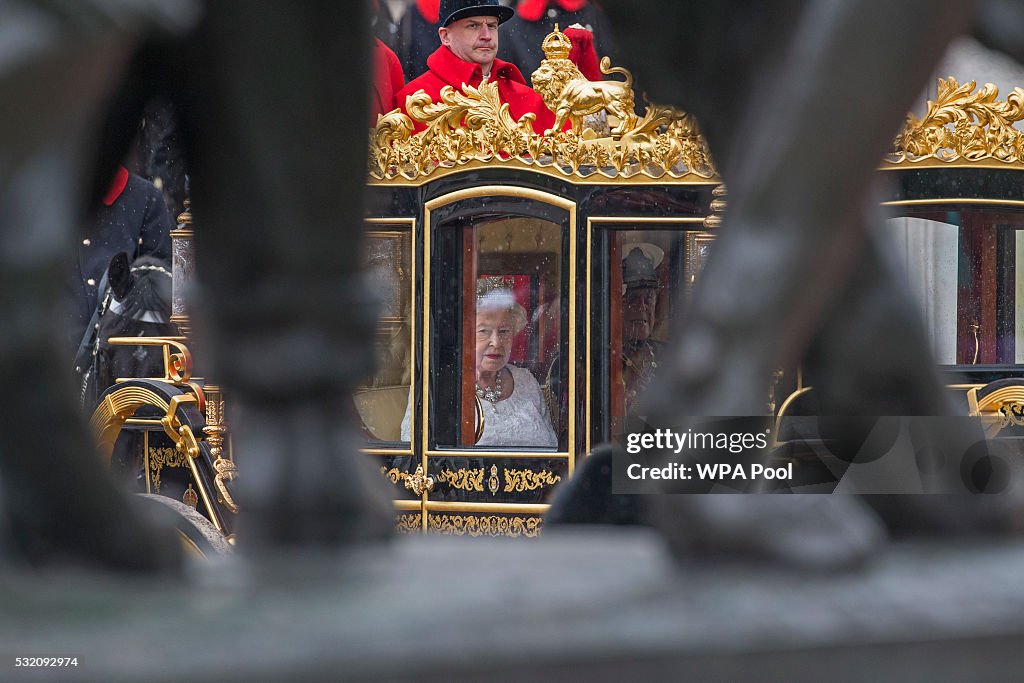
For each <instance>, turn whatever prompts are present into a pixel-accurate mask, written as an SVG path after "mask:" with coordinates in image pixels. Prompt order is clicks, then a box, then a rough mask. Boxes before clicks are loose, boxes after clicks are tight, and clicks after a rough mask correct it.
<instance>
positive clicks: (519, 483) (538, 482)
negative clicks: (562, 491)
mask: <svg viewBox="0 0 1024 683" xmlns="http://www.w3.org/2000/svg"><path fill="white" fill-rule="evenodd" d="M561 480H562V477H561V476H559V475H557V474H555V473H554V472H550V471H548V470H541V471H540V472H534V471H533V470H505V493H512V492H517V493H522V492H523V491H536V490H537V489H540V488H544V487H545V486H554V485H555V484H557V483H558V482H560V481H561Z"/></svg>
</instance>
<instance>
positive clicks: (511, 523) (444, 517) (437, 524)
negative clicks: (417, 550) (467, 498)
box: [427, 514, 544, 538]
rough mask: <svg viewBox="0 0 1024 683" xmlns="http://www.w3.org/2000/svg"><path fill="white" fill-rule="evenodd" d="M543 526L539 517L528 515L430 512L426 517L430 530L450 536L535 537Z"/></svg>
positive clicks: (542, 521)
mask: <svg viewBox="0 0 1024 683" xmlns="http://www.w3.org/2000/svg"><path fill="white" fill-rule="evenodd" d="M543 526H544V520H543V519H542V518H541V517H530V516H527V517H520V516H508V517H506V516H501V515H452V514H441V515H435V514H431V515H429V516H428V517H427V528H428V529H429V530H430V531H433V532H435V533H440V534H447V535H451V536H472V537H479V536H509V537H512V538H517V537H522V538H536V537H537V536H538V535H540V532H541V528H542V527H543Z"/></svg>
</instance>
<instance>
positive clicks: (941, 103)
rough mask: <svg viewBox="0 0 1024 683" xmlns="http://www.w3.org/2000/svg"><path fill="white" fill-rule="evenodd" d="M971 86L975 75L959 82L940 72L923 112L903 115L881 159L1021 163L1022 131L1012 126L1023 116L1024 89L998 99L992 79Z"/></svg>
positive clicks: (1023, 151)
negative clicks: (904, 119) (932, 96)
mask: <svg viewBox="0 0 1024 683" xmlns="http://www.w3.org/2000/svg"><path fill="white" fill-rule="evenodd" d="M975 87H976V83H975V81H970V82H969V83H965V84H963V85H961V84H960V83H958V82H957V81H956V79H953V78H940V79H939V85H938V89H937V92H936V96H935V99H934V100H929V102H928V110H927V111H926V112H925V114H924V116H923V117H922V118H920V119H919V118H917V117H916V116H915V115H914V114H908V115H907V122H906V124H905V125H904V127H903V130H902V131H901V132H900V134H899V135H897V136H896V139H895V141H894V144H893V152H892V153H891V154H890V155H889V156H888V157H887V158H886V161H887V162H888V163H890V164H901V163H916V162H920V161H924V160H926V159H935V160H938V161H943V162H952V161H967V162H971V161H982V160H986V159H994V160H997V161H1003V162H1007V163H1024V135H1022V133H1021V131H1019V130H1017V129H1016V128H1014V127H1013V124H1014V123H1016V122H1018V121H1021V120H1024V90H1021V89H1020V88H1014V89H1013V92H1011V93H1010V94H1009V95H1008V96H1007V98H1006V100H1005V101H1000V100H998V99H997V98H998V97H999V89H998V88H996V86H994V85H992V84H991V83H986V84H985V85H984V87H982V88H981V90H979V91H978V92H974V90H975Z"/></svg>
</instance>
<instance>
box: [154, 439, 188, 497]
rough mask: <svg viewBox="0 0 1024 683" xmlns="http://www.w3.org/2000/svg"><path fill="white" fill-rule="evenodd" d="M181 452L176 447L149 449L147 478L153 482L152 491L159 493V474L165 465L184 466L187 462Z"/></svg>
mask: <svg viewBox="0 0 1024 683" xmlns="http://www.w3.org/2000/svg"><path fill="white" fill-rule="evenodd" d="M185 458H186V456H185V454H184V453H183V452H181V451H179V450H178V449H176V448H150V449H149V479H150V481H151V482H153V493H160V486H161V484H160V474H161V472H163V469H164V468H165V467H185V466H186V465H187V464H188V462H187V461H186V460H185Z"/></svg>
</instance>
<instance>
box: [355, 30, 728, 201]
mask: <svg viewBox="0 0 1024 683" xmlns="http://www.w3.org/2000/svg"><path fill="white" fill-rule="evenodd" d="M569 45H571V42H570V39H569V38H568V37H567V36H566V35H565V34H564V33H562V32H561V31H559V30H558V29H557V27H556V29H555V31H553V32H552V33H550V34H549V35H548V36H547V38H545V39H544V42H543V43H542V46H543V48H544V49H545V56H546V58H545V59H544V60H543V61H542V62H541V66H540V68H539V69H538V70H537V71H536V72H534V75H533V83H534V87H535V88H537V91H538V93H539V94H541V96H542V98H543V99H544V101H545V102H546V103H547V104H548V107H549V108H551V110H552V111H555V112H559V110H562V114H563V115H564V116H565V118H564V119H563V120H566V119H567V120H568V121H570V122H571V124H572V125H571V128H570V129H569V130H564V131H563V130H558V131H547V132H545V133H544V134H543V135H540V134H537V133H536V132H535V131H534V129H533V125H532V122H533V119H534V115H533V114H527V115H525V116H524V117H523V118H521V119H520V120H518V121H516V120H515V119H513V118H512V116H511V114H510V113H509V107H508V105H507V104H503V103H502V102H501V99H500V97H499V95H498V87H497V84H496V83H484V84H482V85H481V86H480V87H479V88H474V87H471V86H468V85H467V86H464V87H463V91H462V92H459V91H457V90H455V89H454V88H452V87H450V86H447V87H445V88H444V89H442V90H441V95H440V101H439V102H433V101H432V100H431V98H430V96H428V95H427V94H426V93H424V92H423V91H419V92H417V93H414V94H413V95H410V96H409V97H408V99H407V101H406V110H407V111H408V112H409V115H408V116H407V115H405V114H403V113H402V112H401V111H400V110H397V109H396V110H394V111H391V112H389V113H387V114H384V115H382V116H380V117H379V118H378V120H377V125H376V127H375V128H374V129H373V130H372V132H371V137H370V154H369V166H370V168H369V173H370V177H371V179H373V180H377V181H392V180H393V181H396V182H406V181H415V180H420V179H423V178H424V177H426V176H430V175H432V174H434V173H435V172H438V171H440V170H443V169H454V168H458V167H460V166H464V165H467V164H470V163H473V162H484V163H487V164H492V163H493V164H495V165H499V164H500V165H504V166H513V167H520V168H543V169H554V170H556V171H558V172H560V173H561V174H562V175H565V176H567V177H577V178H581V179H588V178H589V179H596V178H602V177H603V178H607V179H622V178H631V177H647V178H652V179H658V178H663V177H669V178H674V179H684V178H691V179H709V178H714V177H715V176H716V175H717V173H716V170H715V168H714V165H713V163H712V161H711V158H710V155H709V153H708V148H707V143H706V142H705V140H704V138H703V136H701V134H700V131H699V129H698V127H697V123H696V121H695V120H694V119H693V117H691V116H688V115H687V114H686V113H684V112H682V111H680V110H678V109H676V108H673V107H665V106H659V105H655V104H650V105H648V107H647V109H646V112H645V114H644V116H643V117H638V116H636V114H635V112H634V109H633V97H634V96H633V90H632V80H633V79H632V76H631V75H630V73H629V72H628V71H627V70H626V69H623V68H620V67H612V66H611V63H610V60H609V59H608V58H607V57H606V58H604V59H602V60H601V71H602V72H603V73H605V74H611V73H619V74H622V75H624V76H625V81H618V80H607V81H593V82H591V81H588V80H587V79H586V78H584V77H583V75H582V74H581V73H580V72H579V70H578V69H577V68H576V66H575V65H574V64H573V63H572V62H571V61H569V60H568V59H567V58H566V57H565V56H564V55H566V54H567V52H566V49H567V46H569ZM538 83H543V85H542V86H540V87H538ZM600 112H610V113H612V114H613V115H614V114H616V112H618V113H619V114H623V115H621V116H617V119H618V126H617V129H616V130H615V131H614V135H612V134H609V133H605V134H602V133H598V132H596V131H595V130H592V129H587V128H584V127H583V126H582V125H581V121H582V119H583V117H585V116H589V115H592V114H598V113H600ZM413 121H416V122H417V123H420V124H424V125H426V129H425V130H423V131H421V132H419V133H416V134H413V131H414V130H415V124H414V123H413ZM559 128H560V126H559Z"/></svg>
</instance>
